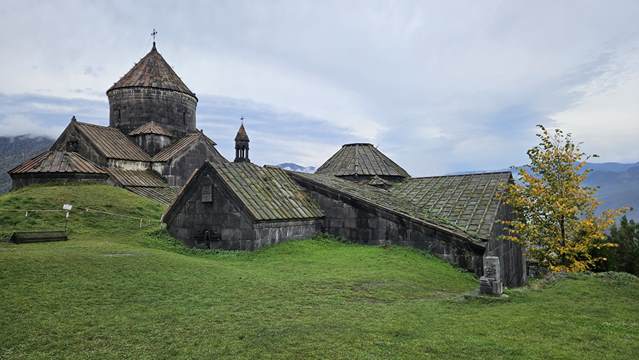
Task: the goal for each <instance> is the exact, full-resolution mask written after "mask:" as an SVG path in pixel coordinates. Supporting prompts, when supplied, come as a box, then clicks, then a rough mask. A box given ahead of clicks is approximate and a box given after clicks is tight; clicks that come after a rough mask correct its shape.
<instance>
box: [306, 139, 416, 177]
mask: <svg viewBox="0 0 639 360" xmlns="http://www.w3.org/2000/svg"><path fill="white" fill-rule="evenodd" d="M316 173H317V174H322V175H335V176H355V175H362V176H373V175H378V176H392V177H409V176H410V175H408V173H407V172H406V170H404V169H402V167H401V166H399V165H397V164H396V163H395V162H394V161H393V160H391V159H390V158H388V157H387V156H386V155H384V154H383V153H382V152H381V151H379V150H378V149H377V148H376V147H374V146H373V145H372V144H363V143H356V144H346V145H344V146H342V148H341V149H340V150H339V151H338V152H336V153H335V154H334V155H333V156H331V157H330V159H328V160H326V162H325V163H324V164H322V166H320V167H319V168H318V169H317V171H316Z"/></svg>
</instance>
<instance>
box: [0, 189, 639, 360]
mask: <svg viewBox="0 0 639 360" xmlns="http://www.w3.org/2000/svg"><path fill="white" fill-rule="evenodd" d="M65 202H67V203H72V204H73V205H74V211H72V213H71V216H70V221H69V226H70V229H71V233H70V240H69V241H66V242H58V243H41V244H27V245H13V244H7V243H0V299H2V300H1V301H0V358H2V359H4V358H7V359H21V358H29V359H34V358H35V359H50V358H78V359H86V358H101V359H105V358H106V359H109V358H112V359H120V358H135V359H162V358H185V359H187V358H229V359H235V358H240V359H242V358H243V359H254V358H291V359H300V358H348V359H375V358H378V359H387V358H403V359H416V358H433V359H440V358H454V359H478V358H488V357H490V358H496V359H512V358H518V359H520V358H536V359H548V358H553V359H559V358H565V359H574V358H580V359H602V358H605V359H615V358H616V359H628V358H633V357H634V358H636V356H637V355H638V354H639V304H638V302H637V299H638V298H639V281H638V280H637V279H636V278H634V277H631V276H624V275H623V274H603V275H598V276H594V275H579V276H571V277H569V278H565V279H562V280H556V281H546V282H537V283H535V284H534V286H531V287H529V288H524V289H516V290H511V291H509V296H510V297H509V298H508V299H507V300H486V299H466V298H465V297H464V296H463V295H464V294H466V293H468V292H470V291H472V290H474V289H476V288H477V286H478V284H477V281H476V279H474V278H473V276H472V275H470V274H468V273H464V272H461V271H459V270H457V269H455V268H453V267H452V266H450V265H448V264H447V263H444V262H442V261H440V260H438V259H436V258H434V257H431V256H429V255H426V254H424V253H421V252H419V251H415V250H411V249H406V248H401V247H390V248H382V247H372V246H361V245H354V244H345V243H342V242H339V241H336V240H333V239H330V238H317V239H311V240H306V241H292V242H288V243H284V244H280V245H277V246H273V247H270V248H267V249H263V250H260V251H257V252H252V253H248V252H232V251H221V252H210V251H195V250H187V249H183V248H182V247H181V246H180V245H179V244H177V243H176V242H175V241H174V240H172V239H171V238H170V237H168V236H167V235H166V234H165V232H164V231H163V230H161V229H160V227H159V225H158V223H157V221H158V219H159V217H160V215H161V213H162V211H163V208H162V206H161V205H160V204H158V203H154V202H153V201H151V200H147V199H145V198H140V197H137V196H136V195H134V194H132V193H129V192H127V191H124V190H121V189H117V188H113V187H108V186H101V185H82V186H66V187H63V186H39V187H30V188H25V189H22V190H20V191H17V192H12V193H8V194H5V195H3V196H0V210H2V211H0V229H1V231H3V232H4V233H7V232H9V231H10V230H12V229H14V228H18V229H27V228H40V229H44V228H50V227H60V226H61V225H62V224H63V223H62V222H61V220H62V213H57V212H44V213H33V212H32V213H30V214H29V216H28V217H25V211H26V210H28V209H55V208H60V207H61V204H62V203H65ZM87 208H89V211H88V212H87V211H86V209H87ZM9 210H20V211H9ZM97 211H103V212H108V213H112V214H117V215H118V216H116V215H109V214H105V213H100V212H97ZM123 216H130V217H131V218H128V217H123ZM139 218H144V219H146V220H145V221H143V226H142V228H141V227H140V221H139ZM151 220H154V221H151Z"/></svg>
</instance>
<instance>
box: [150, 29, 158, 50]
mask: <svg viewBox="0 0 639 360" xmlns="http://www.w3.org/2000/svg"><path fill="white" fill-rule="evenodd" d="M157 34H158V32H157V31H155V28H154V29H153V31H152V32H151V36H153V47H155V35H157Z"/></svg>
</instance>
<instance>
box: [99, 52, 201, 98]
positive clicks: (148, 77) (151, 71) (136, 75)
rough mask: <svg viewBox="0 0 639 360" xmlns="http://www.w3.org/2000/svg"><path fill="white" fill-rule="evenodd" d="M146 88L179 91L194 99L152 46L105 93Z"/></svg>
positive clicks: (192, 94)
mask: <svg viewBox="0 0 639 360" xmlns="http://www.w3.org/2000/svg"><path fill="white" fill-rule="evenodd" d="M131 87H146V88H157V89H164V90H173V91H179V92H182V93H185V94H188V95H191V96H193V97H195V94H194V93H193V92H192V91H191V90H189V88H188V87H187V86H186V85H185V84H184V82H183V81H182V79H180V77H179V76H178V75H177V74H176V73H175V71H173V69H172V68H171V66H170V65H169V64H168V63H167V62H166V60H164V58H163V57H162V55H160V53H159V52H158V50H157V48H156V47H155V43H154V44H153V48H152V49H151V51H149V53H148V54H146V55H145V56H144V57H143V58H142V59H141V60H140V61H139V62H138V63H137V64H135V65H134V66H133V68H132V69H131V70H129V72H127V73H126V74H125V75H124V76H123V77H122V78H121V79H120V80H118V82H116V83H115V84H113V86H111V88H109V90H107V93H108V92H109V91H111V90H114V89H121V88H131Z"/></svg>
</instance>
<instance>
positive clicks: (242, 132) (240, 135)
mask: <svg viewBox="0 0 639 360" xmlns="http://www.w3.org/2000/svg"><path fill="white" fill-rule="evenodd" d="M235 141H249V137H248V135H247V134H246V129H245V128H244V124H242V125H240V128H239V130H237V134H236V135H235Z"/></svg>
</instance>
